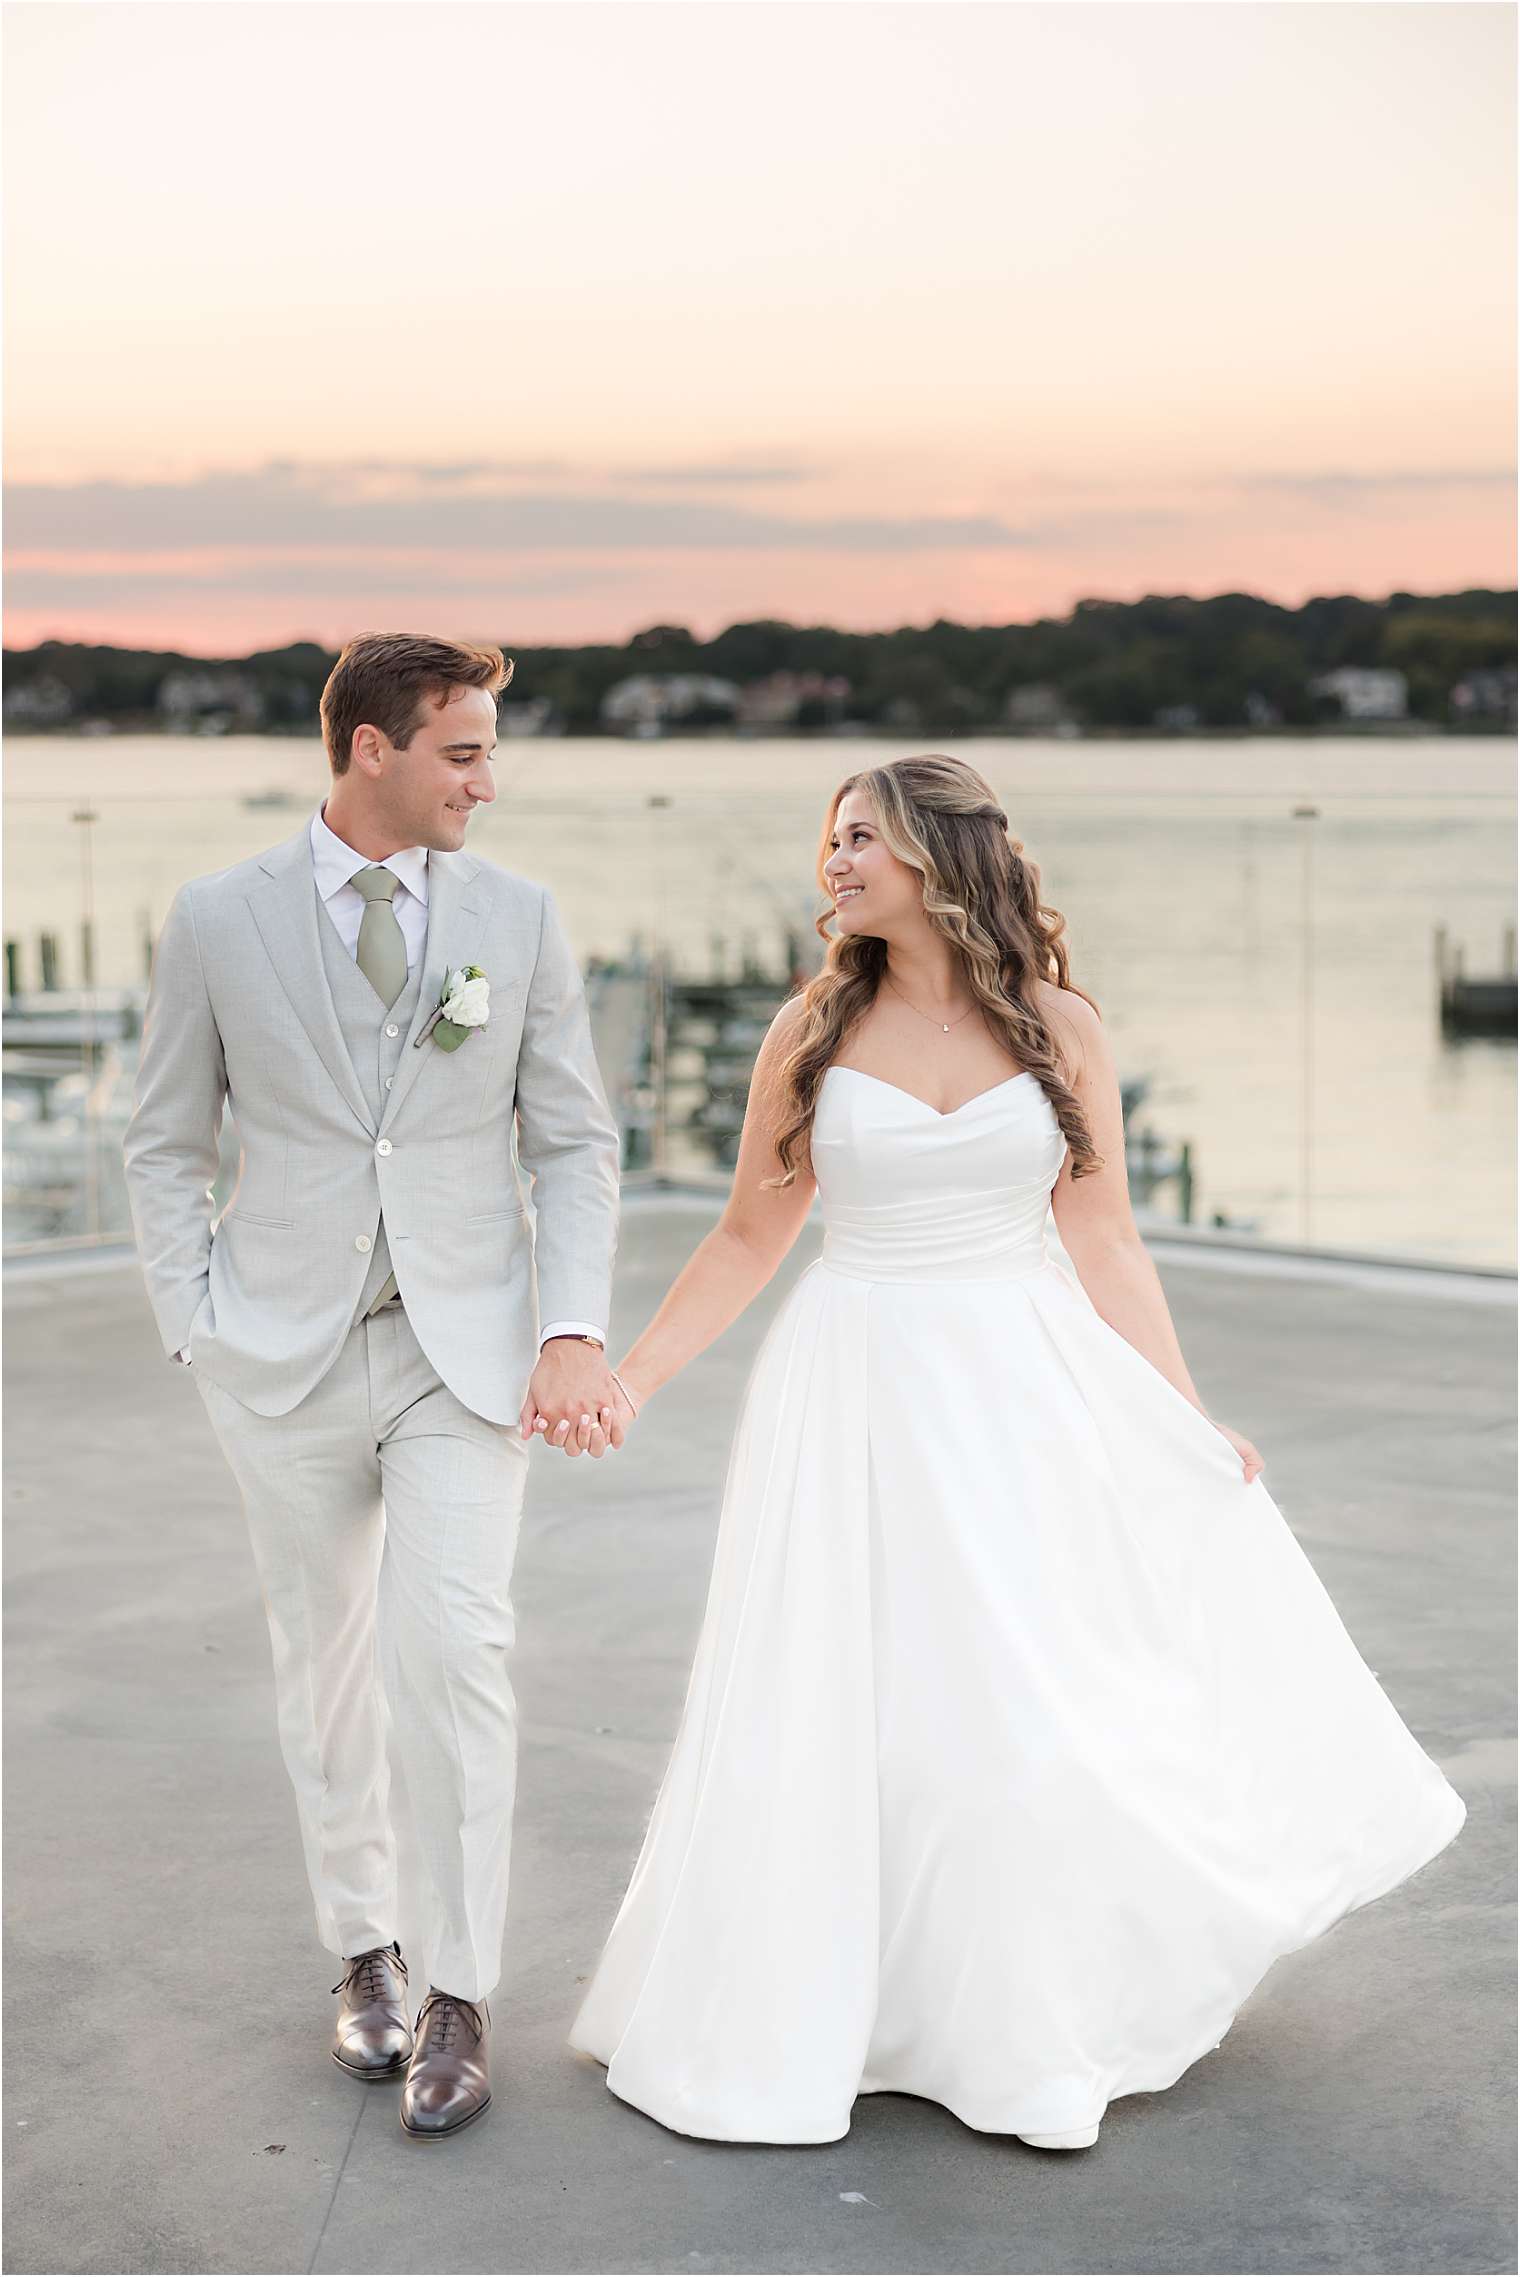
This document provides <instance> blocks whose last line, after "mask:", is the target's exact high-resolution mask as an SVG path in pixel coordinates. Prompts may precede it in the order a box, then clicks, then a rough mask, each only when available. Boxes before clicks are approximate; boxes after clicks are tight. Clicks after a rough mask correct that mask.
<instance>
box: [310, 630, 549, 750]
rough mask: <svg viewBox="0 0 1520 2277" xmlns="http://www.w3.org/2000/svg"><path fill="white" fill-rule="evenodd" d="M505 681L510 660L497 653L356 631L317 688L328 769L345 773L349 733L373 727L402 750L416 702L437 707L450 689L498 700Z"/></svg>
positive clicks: (418, 718) (416, 720)
mask: <svg viewBox="0 0 1520 2277" xmlns="http://www.w3.org/2000/svg"><path fill="white" fill-rule="evenodd" d="M511 677H512V665H511V661H510V660H509V659H508V658H506V657H504V656H503V655H502V653H501V650H500V649H499V648H479V647H476V646H475V644H474V643H473V642H471V641H459V640H434V639H433V638H432V637H431V636H430V635H429V634H427V633H360V635H359V637H358V639H357V640H351V641H350V642H349V643H348V645H347V647H346V648H345V649H344V651H343V653H342V655H341V656H340V657H339V658H338V661H337V663H336V664H335V665H334V666H333V668H332V670H331V672H330V673H329V674H328V676H327V685H326V687H325V688H324V689H323V690H322V740H323V741H324V743H325V744H326V745H327V759H328V764H329V765H330V767H331V768H332V771H333V773H334V774H335V775H341V774H343V773H344V772H345V771H346V769H347V767H348V762H349V760H350V758H351V757H352V755H353V746H354V730H355V728H358V727H378V728H379V730H380V732H381V734H382V735H383V736H385V737H386V738H387V739H388V741H390V742H391V743H394V745H395V746H396V749H397V750H398V751H404V750H405V749H406V747H407V745H408V744H409V743H410V742H411V740H412V737H413V736H414V735H415V734H416V732H417V730H418V728H419V727H420V726H421V725H422V699H423V697H424V696H431V697H433V698H434V699H435V700H437V701H442V699H443V698H444V697H445V696H447V695H448V694H449V692H450V691H451V690H452V689H454V688H489V689H490V691H491V693H492V694H493V695H500V693H501V691H502V689H503V688H504V687H505V686H506V685H507V682H508V681H509V680H510V679H511Z"/></svg>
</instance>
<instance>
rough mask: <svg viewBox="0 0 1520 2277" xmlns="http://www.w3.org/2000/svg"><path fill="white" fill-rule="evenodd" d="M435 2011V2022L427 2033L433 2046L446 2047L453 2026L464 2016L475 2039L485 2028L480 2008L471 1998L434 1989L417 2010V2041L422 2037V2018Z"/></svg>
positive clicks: (451, 2036) (452, 2032)
mask: <svg viewBox="0 0 1520 2277" xmlns="http://www.w3.org/2000/svg"><path fill="white" fill-rule="evenodd" d="M435 2011H436V2014H437V2022H436V2024H435V2025H434V2027H433V2029H432V2031H431V2032H430V2033H429V2035H428V2037H429V2039H430V2040H431V2041H432V2043H433V2045H434V2046H435V2047H438V2048H446V2047H447V2046H448V2044H449V2042H450V2040H451V2039H452V2038H453V2036H454V2028H455V2026H456V2025H457V2024H459V2023H460V2022H461V2021H462V2020H463V2019H465V2018H468V2020H469V2025H470V2030H471V2031H472V2032H473V2033H474V2035H475V2037H476V2039H477V2040H478V2039H479V2038H480V2036H481V2033H482V2032H483V2031H484V2029H485V2027H484V2025H483V2024H482V2023H481V2020H480V2010H479V2009H478V2008H477V2007H476V2005H475V2003H474V2001H473V2000H460V1999H459V1998H457V1997H456V1995H455V1994H453V1993H452V1992H436V1991H434V1992H430V1993H429V1994H428V1996H427V1998H426V2000H425V2001H424V2002H423V2003H422V2006H421V2008H420V2009H419V2010H418V2011H417V2038H418V2040H419V2041H420V2040H421V2038H422V2026H423V2021H424V2019H425V2018H426V2017H429V2016H431V2015H433V2014H434V2012H435Z"/></svg>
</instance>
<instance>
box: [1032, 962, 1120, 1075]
mask: <svg viewBox="0 0 1520 2277" xmlns="http://www.w3.org/2000/svg"><path fill="white" fill-rule="evenodd" d="M1035 995H1036V996H1037V998H1038V999H1039V1005H1040V1010H1041V1011H1042V1012H1043V1013H1044V1015H1045V1019H1046V1023H1047V1025H1048V1026H1049V1028H1050V1032H1051V1035H1052V1036H1053V1037H1054V1039H1055V1044H1056V1049H1057V1051H1058V1052H1059V1054H1060V1056H1061V1058H1062V1060H1063V1061H1064V1063H1065V1066H1066V1069H1067V1072H1068V1077H1069V1080H1070V1081H1071V1082H1073V1083H1076V1082H1078V1081H1079V1080H1080V1079H1081V1077H1082V1075H1083V1073H1084V1072H1085V1070H1086V1069H1088V1068H1089V1067H1091V1066H1092V1064H1093V1063H1094V1061H1095V1060H1097V1059H1101V1058H1102V1057H1103V1056H1104V1055H1105V1054H1106V1052H1107V1049H1108V1038H1107V1036H1106V1035H1105V1034H1104V1031H1103V1021H1102V1017H1101V1015H1100V1014H1099V1012H1098V1010H1097V1007H1096V1006H1095V1005H1093V1004H1090V1003H1089V1002H1088V1000H1087V998H1086V997H1085V996H1079V995H1078V993H1077V991H1076V990H1075V989H1074V988H1058V987H1057V986H1056V984H1055V982H1054V981H1053V980H1039V981H1036V982H1035Z"/></svg>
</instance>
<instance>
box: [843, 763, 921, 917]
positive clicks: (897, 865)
mask: <svg viewBox="0 0 1520 2277" xmlns="http://www.w3.org/2000/svg"><path fill="white" fill-rule="evenodd" d="M823 876H824V882H825V884H826V885H827V887H828V890H829V892H830V893H831V894H832V895H833V897H834V917H835V922H836V923H837V925H838V927H839V930H840V932H841V933H866V934H872V935H874V936H875V937H876V938H877V939H879V940H886V939H889V938H890V937H891V936H892V935H893V934H900V933H903V932H905V931H906V930H907V929H908V928H909V927H911V926H914V925H922V924H923V923H924V922H925V919H924V881H923V879H922V878H921V877H920V875H919V873H918V871H917V870H915V869H914V868H913V867H912V865H911V864H910V863H908V862H900V861H899V860H898V858H897V856H896V855H895V854H894V853H893V852H892V851H891V849H890V848H889V847H888V846H887V844H886V841H885V840H884V839H883V837H882V835H881V831H880V828H879V826H878V824H877V821H876V814H875V810H874V808H873V807H872V805H871V801H870V798H869V797H868V795H867V794H866V792H864V791H846V792H845V795H844V797H843V798H842V799H841V800H840V802H839V811H838V812H837V813H836V815H835V817H834V827H833V830H832V831H831V832H830V834H829V854H828V858H827V860H826V861H825V863H824V865H823Z"/></svg>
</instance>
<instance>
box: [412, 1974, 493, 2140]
mask: <svg viewBox="0 0 1520 2277" xmlns="http://www.w3.org/2000/svg"><path fill="white" fill-rule="evenodd" d="M490 2028H491V2011H490V2010H489V2008H487V2006H486V2004H485V2002H484V2001H483V2000H456V1999H455V1997H454V1995H453V1994H452V1993H448V1992H440V1991H439V1990H438V1988H437V1986H436V1985H433V1986H430V1987H429V1989H428V1996H427V1998H426V2000H425V2001H424V2002H423V2003H422V2006H421V2008H420V2009H419V2010H418V2012H417V2042H416V2045H415V2047H414V2048H413V2049H412V2060H411V2062H410V2064H409V2065H408V2066H407V2073H406V2085H405V2086H404V2087H403V2088H402V2090H401V2124H402V2126H403V2127H405V2129H406V2131H407V2133H408V2134H409V2135H457V2134H458V2132H459V2130H460V2128H461V2127H467V2126H468V2125H469V2123H470V2121H471V2120H472V2119H478V2118H479V2117H480V2115H481V2113H482V2111H484V2110H485V2108H486V2106H487V2104H488V2103H489V2102H490V2100H491V2067H490V2041H489V2034H490Z"/></svg>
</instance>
